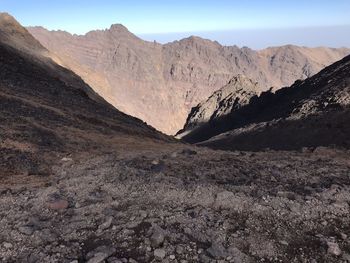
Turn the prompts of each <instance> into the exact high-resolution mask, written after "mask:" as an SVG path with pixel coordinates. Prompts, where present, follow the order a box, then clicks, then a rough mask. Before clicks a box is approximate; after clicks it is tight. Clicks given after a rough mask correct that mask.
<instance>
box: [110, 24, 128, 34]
mask: <svg viewBox="0 0 350 263" xmlns="http://www.w3.org/2000/svg"><path fill="white" fill-rule="evenodd" d="M109 31H111V32H115V33H130V31H129V30H128V29H127V28H126V27H125V26H124V25H122V24H113V25H111V27H110V28H109ZM130 34H131V33H130Z"/></svg>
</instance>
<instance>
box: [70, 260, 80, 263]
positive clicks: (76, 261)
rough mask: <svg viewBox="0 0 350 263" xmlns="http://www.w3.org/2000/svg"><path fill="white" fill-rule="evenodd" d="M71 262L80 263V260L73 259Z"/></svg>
mask: <svg viewBox="0 0 350 263" xmlns="http://www.w3.org/2000/svg"><path fill="white" fill-rule="evenodd" d="M70 263H79V261H78V260H73V261H71V262H70Z"/></svg>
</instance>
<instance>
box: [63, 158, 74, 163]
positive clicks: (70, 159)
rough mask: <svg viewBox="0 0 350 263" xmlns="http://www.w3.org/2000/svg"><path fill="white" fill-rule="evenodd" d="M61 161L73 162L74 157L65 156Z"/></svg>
mask: <svg viewBox="0 0 350 263" xmlns="http://www.w3.org/2000/svg"><path fill="white" fill-rule="evenodd" d="M61 161H62V162H72V161H73V159H72V158H69V157H63V158H62V159H61Z"/></svg>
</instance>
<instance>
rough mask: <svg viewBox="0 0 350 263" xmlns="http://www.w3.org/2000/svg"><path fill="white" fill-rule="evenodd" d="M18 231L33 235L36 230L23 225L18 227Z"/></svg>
mask: <svg viewBox="0 0 350 263" xmlns="http://www.w3.org/2000/svg"><path fill="white" fill-rule="evenodd" d="M18 231H19V232H20V233H22V234H24V235H27V236H30V235H32V234H33V232H34V230H33V228H32V227H30V226H21V227H19V228H18Z"/></svg>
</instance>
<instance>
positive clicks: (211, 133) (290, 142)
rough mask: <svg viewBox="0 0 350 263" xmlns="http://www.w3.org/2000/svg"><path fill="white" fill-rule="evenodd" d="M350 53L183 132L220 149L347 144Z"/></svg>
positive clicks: (349, 100)
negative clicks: (310, 73) (305, 77)
mask: <svg viewBox="0 0 350 263" xmlns="http://www.w3.org/2000/svg"><path fill="white" fill-rule="evenodd" d="M349 73H350V56H347V57H345V58H344V59H343V60H341V61H339V62H336V63H334V64H332V65H331V66H329V67H327V68H326V69H324V70H322V71H321V72H320V73H318V74H316V75H315V76H314V77H311V78H308V79H306V80H304V81H297V82H295V83H294V84H293V85H292V86H291V87H288V88H283V89H280V90H278V91H276V92H275V93H272V92H263V93H262V94H261V95H260V96H255V97H253V98H252V99H251V100H250V103H249V104H248V105H246V106H244V107H241V108H240V109H237V110H235V111H232V112H231V113H230V114H228V115H226V116H224V117H222V118H219V119H217V120H214V121H209V122H207V123H205V124H204V125H202V126H201V127H199V128H197V129H195V130H193V131H191V132H190V133H188V134H186V136H184V137H183V139H184V140H186V141H189V142H201V144H202V145H207V146H211V147H214V148H220V149H244V150H261V149H264V148H273V149H285V150H290V149H300V148H302V147H318V146H330V145H336V146H338V147H345V148H350V138H349V134H350V125H349V123H350V122H349V121H350V77H349V76H350V75H349Z"/></svg>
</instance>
